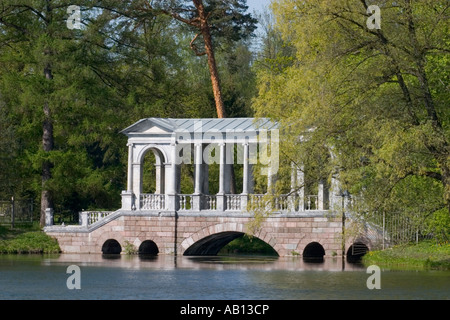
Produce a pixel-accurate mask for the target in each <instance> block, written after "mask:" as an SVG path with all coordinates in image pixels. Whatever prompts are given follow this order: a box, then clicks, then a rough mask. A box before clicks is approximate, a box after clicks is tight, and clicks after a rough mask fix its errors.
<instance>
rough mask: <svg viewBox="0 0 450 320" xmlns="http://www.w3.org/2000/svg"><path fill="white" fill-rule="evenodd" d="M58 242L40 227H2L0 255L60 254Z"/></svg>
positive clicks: (0, 232) (0, 230) (0, 228)
mask: <svg viewBox="0 0 450 320" xmlns="http://www.w3.org/2000/svg"><path fill="white" fill-rule="evenodd" d="M58 252H60V248H59V245H58V242H57V241H56V240H55V239H53V238H51V237H50V236H48V235H47V234H45V233H44V232H43V231H40V230H39V227H38V226H29V227H23V228H14V229H11V228H9V227H3V226H0V253H58Z"/></svg>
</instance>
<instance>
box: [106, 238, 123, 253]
mask: <svg viewBox="0 0 450 320" xmlns="http://www.w3.org/2000/svg"><path fill="white" fill-rule="evenodd" d="M121 252H122V246H121V245H120V243H119V241H117V240H116V239H108V240H106V241H105V242H104V243H103V245H102V253H103V254H120V253H121Z"/></svg>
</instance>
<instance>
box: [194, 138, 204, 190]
mask: <svg viewBox="0 0 450 320" xmlns="http://www.w3.org/2000/svg"><path fill="white" fill-rule="evenodd" d="M202 157H203V146H202V144H201V143H196V144H195V161H194V163H195V183H194V194H201V193H202V183H203V181H202Z"/></svg>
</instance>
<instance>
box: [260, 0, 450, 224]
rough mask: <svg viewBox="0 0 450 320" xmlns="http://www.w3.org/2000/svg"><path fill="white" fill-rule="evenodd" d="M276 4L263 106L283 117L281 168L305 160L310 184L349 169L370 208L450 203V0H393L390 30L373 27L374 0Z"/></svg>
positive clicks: (423, 208) (263, 67)
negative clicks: (370, 7) (370, 8)
mask: <svg viewBox="0 0 450 320" xmlns="http://www.w3.org/2000/svg"><path fill="white" fill-rule="evenodd" d="M272 9H273V12H274V15H275V20H276V21H277V23H276V25H275V27H274V28H270V29H269V30H270V32H271V33H270V34H268V35H267V39H269V40H270V39H271V41H266V43H267V44H266V47H267V45H269V44H270V45H271V47H270V48H275V50H272V51H268V49H264V50H265V51H264V52H270V55H268V54H266V55H263V56H262V57H261V58H260V63H259V64H257V66H258V73H257V84H258V90H259V91H258V93H259V94H258V97H257V98H256V99H255V100H254V104H253V107H254V109H255V112H256V114H257V115H258V116H261V117H262V116H266V117H271V118H273V119H274V120H278V121H279V122H280V123H281V126H282V131H281V133H280V134H281V135H283V136H284V139H283V140H282V141H281V145H280V152H281V155H282V156H283V157H285V158H286V159H288V160H289V161H285V162H282V165H284V167H285V169H282V168H281V169H280V172H283V170H284V171H286V172H287V171H288V170H289V168H288V166H289V163H290V162H291V161H293V162H294V163H296V164H297V167H298V168H301V166H304V171H305V174H306V175H307V177H306V178H305V186H306V188H307V189H308V188H310V190H311V188H312V187H313V186H312V185H309V184H310V182H312V181H315V182H316V183H317V181H318V180H320V179H327V180H328V182H330V181H331V177H336V178H337V177H338V178H339V179H340V182H341V183H342V190H349V191H350V192H351V193H352V194H354V195H361V196H362V197H363V199H364V200H365V204H366V207H365V210H367V211H368V213H370V214H374V215H380V214H382V213H383V212H386V213H389V214H402V215H408V216H415V217H416V216H417V217H418V221H420V223H424V221H427V223H428V222H430V223H431V221H432V220H434V219H438V220H439V218H437V217H438V216H440V215H439V214H437V213H438V212H442V211H441V210H445V211H446V213H447V215H449V208H450V207H449V204H450V179H449V177H450V170H449V162H448V159H450V158H449V157H450V155H449V143H450V142H449V137H450V131H449V126H448V119H449V118H450V115H449V110H450V109H449V108H448V104H449V101H450V100H449V95H448V93H449V91H448V86H447V85H446V82H445V80H446V79H448V71H446V70H448V62H449V61H448V50H449V44H450V41H449V37H448V35H449V33H448V23H446V20H448V19H447V18H446V17H447V15H448V9H449V8H448V5H447V3H446V1H429V0H421V1H414V2H398V1H387V2H385V3H384V4H383V5H382V6H381V11H382V26H381V29H380V30H370V29H368V28H367V26H366V20H367V18H368V15H367V14H366V7H365V3H364V2H363V1H345V0H342V1H341V0H337V1H325V0H323V1H309V2H305V1H288V0H286V1H278V2H274V3H273V4H272ZM279 39H282V44H281V45H280V44H278V43H279V41H280V40H279ZM276 40H277V41H276ZM274 44H277V45H276V46H275V45H274ZM286 48H293V49H292V50H286ZM300 142H301V143H300ZM308 181H309V182H308ZM332 196H333V195H332Z"/></svg>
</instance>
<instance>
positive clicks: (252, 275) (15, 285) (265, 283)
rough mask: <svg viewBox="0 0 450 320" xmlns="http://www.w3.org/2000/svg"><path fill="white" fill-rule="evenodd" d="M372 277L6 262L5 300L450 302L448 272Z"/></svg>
mask: <svg viewBox="0 0 450 320" xmlns="http://www.w3.org/2000/svg"><path fill="white" fill-rule="evenodd" d="M69 266H77V267H78V268H79V269H78V271H73V270H71V269H69V270H68V267H69ZM68 271H69V272H68ZM76 275H77V276H78V278H77V279H75V280H74V277H75V276H76ZM370 276H371V273H367V269H366V268H364V267H363V266H361V265H360V264H357V263H356V264H355V263H347V262H345V263H343V261H342V259H341V258H338V257H336V258H326V259H325V260H323V261H322V262H305V261H303V260H302V258H300V257H262V256H250V255H249V256H215V257H195V256H194V257H185V256H180V257H174V256H165V255H160V256H156V257H141V256H127V255H112V256H105V255H101V254H90V255H89V254H86V255H77V254H60V255H48V256H46V255H0V299H2V300H5V299H7V300H16V299H21V300H26V299H33V300H35V299H39V300H40V299H62V300H74V299H82V300H84V299H86V300H111V299H114V300H117V299H118V300H126V299H134V300H144V299H145V300H204V299H207V300H241V299H244V300H305V299H308V300H309V299H314V300H316V299H319V300H325V299H327V300H329V299H364V300H365V299H439V300H441V299H450V272H448V271H389V270H381V272H380V285H381V288H380V289H372V290H371V289H368V286H367V280H368V278H369V277H370ZM69 278H70V279H69ZM72 280H73V281H72ZM76 281H78V284H79V287H80V289H76V288H75V289H69V288H68V283H69V285H70V284H75V283H76Z"/></svg>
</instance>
